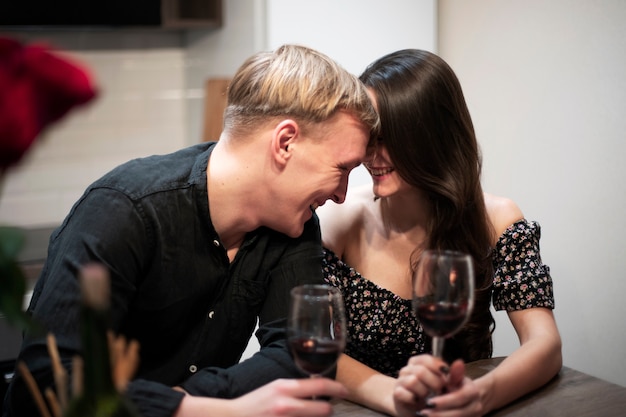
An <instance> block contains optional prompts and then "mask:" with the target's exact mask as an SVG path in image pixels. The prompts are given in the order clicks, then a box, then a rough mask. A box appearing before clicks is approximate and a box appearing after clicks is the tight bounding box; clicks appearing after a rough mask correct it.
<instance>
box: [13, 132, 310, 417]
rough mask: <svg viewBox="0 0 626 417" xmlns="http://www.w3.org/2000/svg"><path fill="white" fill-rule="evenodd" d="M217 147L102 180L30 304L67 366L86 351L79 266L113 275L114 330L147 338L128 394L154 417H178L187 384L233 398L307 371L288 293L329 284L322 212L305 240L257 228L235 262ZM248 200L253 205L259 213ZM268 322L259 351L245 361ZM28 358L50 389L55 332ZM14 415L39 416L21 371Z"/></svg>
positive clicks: (29, 348) (68, 228) (52, 252)
mask: <svg viewBox="0 0 626 417" xmlns="http://www.w3.org/2000/svg"><path fill="white" fill-rule="evenodd" d="M213 145H214V144H206V143H205V144H200V145H195V146H191V147H189V148H186V149H183V150H180V151H178V152H175V153H173V154H170V155H163V156H153V157H148V158H142V159H137V160H133V161H130V162H128V163H126V164H124V165H121V166H120V167H118V168H115V169H114V170H113V171H111V172H110V173H108V174H107V175H105V176H104V177H102V178H101V179H99V180H98V181H96V182H95V183H94V184H92V185H91V186H90V187H89V188H88V189H87V190H86V191H85V193H84V195H83V196H82V197H81V198H80V200H79V201H78V202H77V203H76V204H75V205H74V207H73V208H72V209H71V212H70V213H69V215H68V216H67V218H66V219H65V220H64V222H63V224H62V225H61V226H60V227H59V228H58V229H57V230H56V231H55V232H54V233H53V234H52V236H51V238H50V244H49V252H48V260H47V262H46V265H45V267H44V269H43V271H42V275H41V277H40V278H39V280H38V282H37V284H36V287H35V290H34V293H33V298H32V301H31V305H30V307H29V311H30V312H31V313H32V314H33V316H34V318H35V319H36V320H37V321H39V322H40V323H42V324H44V326H45V328H46V329H47V330H49V331H51V332H52V333H53V334H54V335H55V336H56V338H57V343H58V346H59V349H60V351H61V356H62V359H63V362H64V365H65V366H66V367H67V368H70V367H71V357H72V356H73V355H75V354H76V353H77V352H79V351H80V338H79V332H78V324H79V317H78V314H79V297H80V296H79V288H78V283H77V278H76V277H77V272H78V269H79V268H80V266H81V265H83V264H85V263H86V262H90V261H97V262H101V263H103V264H105V265H106V266H107V267H108V268H109V270H110V272H111V283H112V288H111V290H112V291H111V295H112V297H111V312H112V327H113V328H114V330H115V331H117V332H119V333H122V334H124V335H126V337H128V338H132V339H136V340H138V341H139V343H140V346H141V348H140V360H141V362H140V368H139V371H138V373H137V375H136V377H137V379H136V380H134V381H133V382H131V384H130V385H129V388H128V395H129V396H130V397H131V399H132V400H133V401H134V402H135V404H136V405H137V406H138V408H139V409H140V411H141V413H142V414H143V415H144V416H168V415H171V414H172V413H173V412H174V411H175V409H176V408H177V407H178V405H179V403H180V400H181V398H182V394H181V393H179V392H176V391H174V390H172V389H170V388H169V386H174V385H182V386H183V387H184V388H185V389H186V390H187V391H188V392H190V393H191V394H196V395H207V396H216V397H223V398H232V397H236V396H239V395H242V394H244V393H246V392H249V391H250V390H252V389H255V388H257V387H259V386H261V385H263V384H265V383H267V382H269V381H271V380H273V379H276V378H279V377H298V376H302V374H301V373H300V372H299V371H297V369H296V368H295V366H294V364H293V362H292V360H291V357H290V355H289V353H288V351H287V348H286V343H285V340H284V326H285V322H286V316H287V309H288V304H289V290H290V289H291V288H292V287H293V286H295V285H299V284H302V283H310V282H315V283H321V282H322V277H321V243H320V232H319V224H318V221H317V217H316V216H315V215H314V216H313V218H312V219H311V220H310V221H308V222H307V224H306V225H305V229H304V232H303V234H302V236H300V237H299V238H297V239H293V238H289V237H287V236H285V235H283V234H280V233H277V232H275V231H273V230H270V229H267V228H260V229H258V230H255V231H253V232H250V233H248V235H247V236H246V238H245V240H244V242H243V244H242V245H241V248H240V249H239V251H238V253H237V255H236V257H235V259H234V260H233V262H230V261H229V259H228V256H227V253H226V251H225V249H224V248H223V247H222V245H221V243H220V238H219V236H218V235H217V233H216V231H215V229H214V228H213V225H212V223H211V218H210V213H209V207H208V193H207V182H206V168H207V163H208V159H209V157H210V154H211V150H212V148H213ZM254 209H255V208H254V207H250V210H254ZM257 319H258V320H259V325H260V329H259V332H258V333H257V337H258V338H259V342H260V345H261V351H260V352H259V353H257V354H256V355H254V356H253V357H252V358H250V359H248V360H247V361H244V362H242V363H241V364H238V361H239V359H240V358H241V354H242V353H243V351H244V350H245V347H246V345H247V343H248V340H249V338H250V336H251V334H252V332H253V330H254V328H255V325H256V323H257ZM20 359H22V360H24V361H25V362H26V364H27V365H28V367H29V368H30V369H31V371H32V372H33V374H34V375H35V376H36V378H37V379H38V381H39V383H40V384H42V385H43V387H45V386H47V385H51V384H52V376H51V368H50V361H49V358H48V354H47V352H46V348H45V337H43V336H40V335H27V337H26V339H25V341H24V344H23V347H22V351H21V353H20ZM16 380H17V381H14V383H13V384H12V385H13V386H12V388H11V390H12V394H11V395H10V397H11V400H12V401H11V404H12V408H13V414H8V415H13V416H17V415H20V416H21V415H33V414H32V413H29V411H26V410H23V409H22V407H32V401H31V400H30V398H29V394H28V393H27V392H26V391H25V390H24V389H23V384H22V383H21V380H20V379H19V378H16Z"/></svg>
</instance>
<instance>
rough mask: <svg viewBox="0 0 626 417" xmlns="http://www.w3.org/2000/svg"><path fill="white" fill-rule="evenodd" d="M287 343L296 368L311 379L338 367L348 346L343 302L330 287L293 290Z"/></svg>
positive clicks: (334, 289)
mask: <svg viewBox="0 0 626 417" xmlns="http://www.w3.org/2000/svg"><path fill="white" fill-rule="evenodd" d="M287 339H288V340H287V342H288V344H289V349H290V351H291V354H292V356H293V358H294V362H295V363H296V366H298V367H299V368H300V369H301V370H302V371H303V372H306V373H308V374H309V375H310V376H311V377H317V376H321V375H322V374H324V373H325V372H328V371H329V370H331V369H332V368H333V366H335V363H336V362H337V359H339V355H341V353H342V352H343V350H344V348H345V344H346V319H345V313H344V306H343V298H342V296H341V293H340V292H339V290H338V289H337V288H335V287H332V286H330V285H302V286H299V287H295V288H293V289H292V290H291V302H290V306H289V317H288V323H287Z"/></svg>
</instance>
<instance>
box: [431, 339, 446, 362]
mask: <svg viewBox="0 0 626 417" xmlns="http://www.w3.org/2000/svg"><path fill="white" fill-rule="evenodd" d="M443 342H444V338H443V337H437V336H435V337H433V356H435V357H437V358H442V357H443Z"/></svg>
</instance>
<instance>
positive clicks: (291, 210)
mask: <svg viewBox="0 0 626 417" xmlns="http://www.w3.org/2000/svg"><path fill="white" fill-rule="evenodd" d="M368 140H369V130H368V129H366V128H365V127H364V126H363V125H362V124H361V123H359V122H358V121H357V120H356V119H355V118H354V117H353V116H352V115H350V114H348V113H345V112H339V113H338V114H336V115H335V116H333V117H332V118H331V119H330V120H328V121H327V122H324V123H321V124H319V125H315V126H312V127H310V128H309V129H308V131H307V132H306V133H304V132H302V131H301V132H300V134H299V135H298V137H297V138H296V139H295V140H293V141H291V142H290V143H289V144H288V146H287V150H288V154H289V156H288V159H289V160H288V162H287V163H286V164H285V169H284V170H283V172H282V173H281V175H280V176H279V177H278V178H277V180H276V181H277V184H276V186H275V187H274V190H275V192H276V193H275V196H274V197H275V204H274V207H275V208H276V210H275V211H273V213H271V217H272V218H271V220H270V225H269V226H270V227H271V228H273V229H275V230H278V231H281V232H283V233H285V234H287V235H288V236H291V237H297V236H299V235H300V234H302V230H303V228H304V223H305V222H306V221H307V220H309V219H310V218H311V216H312V212H311V210H312V209H315V208H317V207H318V206H321V205H323V204H324V203H325V202H326V201H327V200H333V201H335V202H336V203H343V201H344V199H345V197H346V192H347V189H348V175H349V174H350V171H351V170H352V169H354V168H356V167H357V166H359V165H360V164H361V162H362V161H363V160H364V158H365V151H366V146H367V142H368Z"/></svg>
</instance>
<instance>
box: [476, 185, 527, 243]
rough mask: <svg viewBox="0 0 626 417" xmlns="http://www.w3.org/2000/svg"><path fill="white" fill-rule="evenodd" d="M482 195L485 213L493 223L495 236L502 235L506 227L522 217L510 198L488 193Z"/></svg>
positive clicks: (520, 211) (522, 214)
mask: <svg viewBox="0 0 626 417" xmlns="http://www.w3.org/2000/svg"><path fill="white" fill-rule="evenodd" d="M484 195H485V206H486V208H487V214H488V215H489V219H490V220H491V224H492V225H493V229H494V232H495V235H496V238H498V237H499V236H500V235H502V233H504V231H505V230H506V228H507V227H509V226H510V225H512V224H513V223H515V222H517V221H518V220H521V219H523V218H524V213H522V210H521V209H520V208H519V206H518V205H517V204H516V203H515V201H513V200H511V199H510V198H506V197H499V196H496V195H493V194H488V193H485V194H484Z"/></svg>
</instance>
